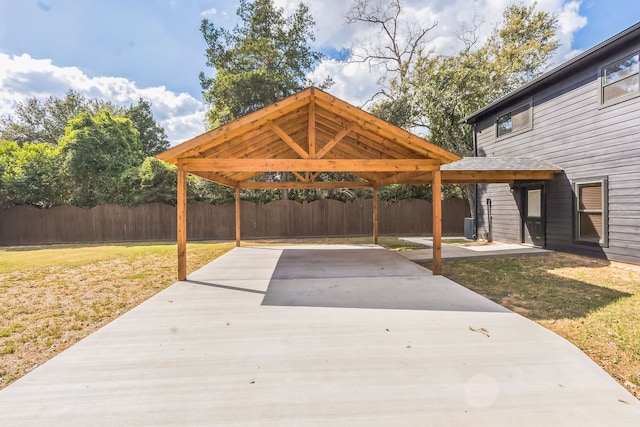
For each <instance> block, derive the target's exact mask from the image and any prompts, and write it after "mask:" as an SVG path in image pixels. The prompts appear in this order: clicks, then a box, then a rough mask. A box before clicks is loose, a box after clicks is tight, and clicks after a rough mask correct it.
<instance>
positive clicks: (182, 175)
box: [176, 168, 187, 280]
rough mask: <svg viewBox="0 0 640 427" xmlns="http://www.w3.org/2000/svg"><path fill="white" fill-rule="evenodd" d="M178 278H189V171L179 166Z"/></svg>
mask: <svg viewBox="0 0 640 427" xmlns="http://www.w3.org/2000/svg"><path fill="white" fill-rule="evenodd" d="M176 210H177V212H178V217H177V226H178V229H177V237H178V280H185V279H186V278H187V172H186V171H185V170H184V169H182V168H178V205H177V209H176Z"/></svg>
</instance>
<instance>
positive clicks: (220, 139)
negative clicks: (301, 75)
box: [156, 87, 460, 187]
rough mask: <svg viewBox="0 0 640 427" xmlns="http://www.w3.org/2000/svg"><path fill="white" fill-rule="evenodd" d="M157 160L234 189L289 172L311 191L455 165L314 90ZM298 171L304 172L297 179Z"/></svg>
mask: <svg viewBox="0 0 640 427" xmlns="http://www.w3.org/2000/svg"><path fill="white" fill-rule="evenodd" d="M156 157H157V158H159V159H161V160H165V161H167V162H170V163H173V164H177V165H179V164H182V165H188V168H187V169H188V170H189V172H190V173H193V174H195V175H199V176H202V177H203V178H207V179H210V180H212V181H217V182H219V183H222V184H225V185H229V186H233V187H239V186H241V183H246V182H247V181H248V180H250V179H251V178H254V177H255V176H256V175H258V174H260V173H262V172H265V171H269V172H284V171H289V172H293V173H294V175H296V177H297V178H298V180H299V181H305V180H306V181H308V183H309V184H311V183H312V181H313V180H314V179H312V178H313V175H314V174H317V173H319V172H334V171H342V172H351V173H353V174H355V175H357V176H359V177H360V178H361V179H362V180H363V183H364V182H366V183H367V185H369V186H371V185H375V184H376V182H383V181H385V180H386V179H389V177H390V176H393V175H396V176H397V175H398V173H400V174H402V173H404V174H406V175H407V176H410V175H411V173H412V171H414V170H415V171H423V172H424V171H425V169H424V168H422V165H423V164H424V165H431V166H427V168H428V167H431V168H439V165H441V164H446V163H450V162H453V161H456V160H459V159H460V157H458V156H457V155H455V154H453V153H451V152H449V151H447V150H445V149H443V148H441V147H438V146H436V145H434V144H431V143H430V142H428V141H427V140H425V139H423V138H420V137H418V136H416V135H413V134H411V133H410V132H407V131H405V130H403V129H400V128H398V127H396V126H393V125H391V124H389V123H387V122H385V121H384V120H381V119H379V118H377V117H375V116H373V115H371V114H369V113H367V112H365V111H363V110H361V109H359V108H357V107H354V106H352V105H350V104H349V103H347V102H345V101H342V100H340V99H339V98H336V97H334V96H332V95H329V94H328V93H326V92H324V91H322V90H320V89H318V88H315V87H310V88H307V89H304V90H302V91H300V92H298V93H296V94H294V95H292V96H289V97H287V98H284V99H282V100H280V101H277V102H275V103H274V104H271V105H269V106H267V107H264V108H262V109H260V110H258V111H255V112H253V113H250V114H247V115H246V116H244V117H241V118H239V119H237V120H235V121H233V122H231V123H228V124H226V125H223V126H220V127H218V128H216V129H213V130H211V131H209V132H206V133H204V134H202V135H199V136H197V137H195V138H193V139H190V140H188V141H185V142H183V143H182V144H179V145H177V146H175V147H172V148H170V149H169V150H167V151H165V152H163V153H160V154H159V155H157V156H156ZM203 160H208V163H206V162H203ZM248 160H253V161H254V162H247V161H248ZM345 161H349V164H348V165H349V166H347V163H346V162H345ZM249 163H250V164H249ZM247 165H248V166H247ZM293 165H296V166H293ZM297 165H299V167H300V168H301V169H299V170H297V171H296V170H295V168H297V167H298V166H297ZM270 168H274V169H270ZM278 168H280V169H278ZM314 168H315V169H314ZM318 168H322V169H325V170H321V169H318ZM205 169H206V170H205ZM346 169H353V170H346ZM316 176H317V175H316Z"/></svg>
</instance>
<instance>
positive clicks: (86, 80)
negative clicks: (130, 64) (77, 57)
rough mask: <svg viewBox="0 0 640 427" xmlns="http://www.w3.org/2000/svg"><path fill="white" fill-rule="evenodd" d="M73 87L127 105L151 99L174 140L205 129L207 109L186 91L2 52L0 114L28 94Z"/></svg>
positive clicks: (60, 91) (53, 92)
mask: <svg viewBox="0 0 640 427" xmlns="http://www.w3.org/2000/svg"><path fill="white" fill-rule="evenodd" d="M70 89H73V90H76V91H78V92H80V93H81V94H82V95H84V96H86V97H88V98H99V99H103V100H107V101H111V102H113V103H115V104H118V105H122V106H125V107H126V106H129V105H131V104H135V103H137V101H138V100H139V99H140V98H144V99H146V100H148V101H149V102H151V104H152V109H153V113H154V116H155V118H156V120H157V121H158V122H159V123H160V124H161V125H162V126H163V127H164V128H165V130H166V131H167V136H168V137H169V140H170V141H171V143H172V144H176V143H178V142H181V141H184V140H186V139H189V138H192V137H194V136H196V135H199V134H201V133H203V132H204V131H205V126H204V117H205V111H206V109H205V107H204V105H203V104H202V102H200V101H199V100H197V99H195V98H194V97H193V96H191V95H189V94H187V93H175V92H172V91H170V90H168V89H167V88H166V87H164V86H156V87H147V88H140V87H138V86H137V85H136V83H135V82H133V81H130V80H127V79H125V78H122V77H89V76H87V75H86V74H85V73H84V72H83V71H82V70H80V69H79V68H77V67H59V66H56V65H55V64H53V62H52V61H51V60H50V59H34V58H32V57H31V56H29V55H27V54H23V55H20V56H9V55H6V54H3V53H0V115H5V114H11V113H12V112H13V110H14V109H15V107H16V106H17V104H18V103H19V102H23V101H25V100H26V99H27V98H30V97H36V98H47V97H49V96H64V94H65V93H66V92H67V91H68V90H70Z"/></svg>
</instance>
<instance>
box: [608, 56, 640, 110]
mask: <svg viewBox="0 0 640 427" xmlns="http://www.w3.org/2000/svg"><path fill="white" fill-rule="evenodd" d="M601 82H602V91H601V97H600V103H601V104H603V105H606V104H609V103H614V102H616V101H622V100H625V99H628V98H632V97H634V96H637V95H640V53H634V54H633V55H630V56H627V57H626V58H623V59H620V60H618V61H616V62H614V63H612V64H609V65H607V66H606V67H603V68H602V71H601Z"/></svg>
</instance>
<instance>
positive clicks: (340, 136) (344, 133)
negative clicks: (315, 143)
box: [316, 122, 355, 159]
mask: <svg viewBox="0 0 640 427" xmlns="http://www.w3.org/2000/svg"><path fill="white" fill-rule="evenodd" d="M354 126H355V123H353V122H352V123H350V124H349V125H348V126H347V127H346V128H344V129H342V130H341V131H340V132H339V133H338V134H337V135H336V136H334V137H333V139H332V140H331V141H329V142H328V143H327V144H326V145H325V146H324V147H323V148H322V150H320V152H319V153H318V155H317V156H316V157H317V158H319V159H321V158H323V157H324V156H325V155H326V154H327V153H328V152H329V151H331V149H332V148H333V147H335V146H336V144H338V143H339V142H340V141H342V140H343V139H344V137H345V136H347V135H348V134H349V132H351V129H353V127H354Z"/></svg>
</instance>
